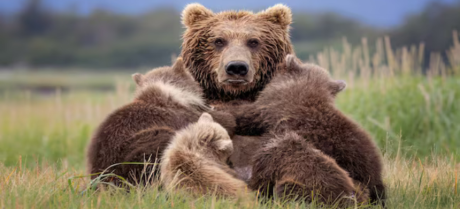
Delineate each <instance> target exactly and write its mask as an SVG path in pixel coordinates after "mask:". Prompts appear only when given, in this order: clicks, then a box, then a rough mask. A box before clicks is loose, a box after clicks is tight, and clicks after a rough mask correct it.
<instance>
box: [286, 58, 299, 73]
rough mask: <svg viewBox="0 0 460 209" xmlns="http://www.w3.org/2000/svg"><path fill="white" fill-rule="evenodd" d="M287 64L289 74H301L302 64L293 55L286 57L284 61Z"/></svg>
mask: <svg viewBox="0 0 460 209" xmlns="http://www.w3.org/2000/svg"><path fill="white" fill-rule="evenodd" d="M284 62H285V63H286V70H287V72H291V73H292V72H299V71H301V70H302V66H301V65H302V63H300V62H299V60H298V58H297V57H296V56H295V55H293V54H288V55H286V58H285V60H284Z"/></svg>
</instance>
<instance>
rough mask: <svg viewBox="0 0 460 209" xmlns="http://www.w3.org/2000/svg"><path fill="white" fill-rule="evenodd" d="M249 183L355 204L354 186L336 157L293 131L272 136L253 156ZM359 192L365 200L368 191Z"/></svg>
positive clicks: (302, 196)
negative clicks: (327, 153) (320, 149)
mask: <svg viewBox="0 0 460 209" xmlns="http://www.w3.org/2000/svg"><path fill="white" fill-rule="evenodd" d="M253 172H254V175H255V176H254V178H251V181H250V182H249V185H250V187H252V188H258V189H259V191H260V192H261V193H262V194H267V193H269V194H270V193H272V192H273V190H274V192H275V193H276V194H277V195H278V196H279V197H280V198H290V199H296V200H305V201H306V202H311V201H312V200H313V199H315V200H317V201H319V202H321V203H326V204H337V203H338V204H340V205H352V204H353V203H354V201H353V200H352V199H351V198H350V197H351V196H353V195H354V194H355V187H354V185H353V181H352V179H351V178H350V177H349V176H348V173H347V172H346V171H344V170H343V169H342V168H340V167H339V166H338V165H337V163H336V162H335V160H334V159H332V158H330V157H329V156H327V155H324V154H323V153H322V152H321V151H319V150H317V149H316V148H314V147H313V146H312V145H310V144H308V143H307V142H306V141H305V140H304V139H303V138H302V137H300V136H299V135H297V134H296V133H294V132H289V133H286V134H284V135H282V136H276V137H274V138H272V139H271V140H270V141H269V142H268V143H267V144H265V145H264V146H263V147H262V149H260V150H258V152H257V154H255V156H254V167H253ZM359 194H360V195H359V196H357V201H358V202H365V201H366V199H367V197H366V196H365V195H361V193H359Z"/></svg>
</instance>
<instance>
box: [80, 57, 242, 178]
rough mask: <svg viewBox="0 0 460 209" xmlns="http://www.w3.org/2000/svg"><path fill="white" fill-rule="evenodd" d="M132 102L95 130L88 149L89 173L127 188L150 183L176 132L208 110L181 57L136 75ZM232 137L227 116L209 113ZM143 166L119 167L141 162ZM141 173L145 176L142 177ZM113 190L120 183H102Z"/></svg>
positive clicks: (232, 121) (232, 126)
mask: <svg viewBox="0 0 460 209" xmlns="http://www.w3.org/2000/svg"><path fill="white" fill-rule="evenodd" d="M133 79H134V81H135V82H136V85H137V87H136V88H137V95H136V96H135V98H134V101H133V102H131V103H129V104H127V105H125V106H123V107H121V108H119V109H117V110H115V111H114V112H113V113H111V114H110V115H109V116H108V117H107V118H106V119H105V120H104V121H103V122H102V123H101V124H100V126H99V127H98V129H97V130H96V132H95V134H94V135H93V137H92V139H91V142H90V144H89V147H88V153H87V160H88V161H87V168H88V172H89V173H91V174H93V175H92V178H93V179H94V178H97V175H94V174H97V173H101V172H104V173H114V174H116V175H118V176H121V177H123V178H125V179H127V181H128V182H130V183H136V184H137V183H139V182H144V183H146V182H148V181H151V180H154V178H152V176H151V175H150V174H152V172H153V171H154V173H153V174H157V173H156V172H157V170H156V169H155V168H156V167H157V166H156V165H155V162H157V161H158V160H157V158H159V157H161V154H162V152H163V150H164V149H165V148H166V146H167V145H168V143H169V141H170V139H171V138H172V137H173V136H174V134H175V132H176V131H177V130H180V129H182V128H184V127H186V126H187V125H189V124H190V123H193V122H196V121H197V120H198V118H199V117H200V115H201V113H202V112H204V111H207V110H209V107H208V106H207V105H206V103H205V100H204V99H203V98H202V96H203V93H202V89H201V87H200V86H199V85H198V83H197V82H196V81H195V80H194V79H193V77H192V76H191V74H190V73H189V72H188V71H187V70H186V68H185V67H184V64H183V60H182V59H181V58H179V59H177V61H176V63H175V64H174V66H173V67H161V68H157V69H154V70H152V71H151V72H148V73H147V74H145V75H141V74H134V75H133ZM210 113H211V114H213V116H214V117H215V120H216V121H217V122H219V123H221V124H222V125H223V126H224V127H226V128H227V130H228V131H229V133H230V134H232V133H233V128H234V126H235V122H234V118H232V117H231V115H230V114H225V113H218V112H213V111H211V112H210ZM144 161H147V162H149V163H151V164H148V166H146V167H145V166H144V165H121V166H120V165H117V164H119V163H122V162H141V163H142V162H144ZM143 174H145V175H143ZM105 180H106V181H111V180H113V182H114V183H115V184H117V185H120V184H121V181H119V178H112V179H105Z"/></svg>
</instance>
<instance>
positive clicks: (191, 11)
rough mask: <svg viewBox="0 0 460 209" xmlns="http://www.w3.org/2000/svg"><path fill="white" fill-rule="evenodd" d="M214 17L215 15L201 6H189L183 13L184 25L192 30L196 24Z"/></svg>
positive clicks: (196, 4)
mask: <svg viewBox="0 0 460 209" xmlns="http://www.w3.org/2000/svg"><path fill="white" fill-rule="evenodd" d="M212 16H214V13H213V12H212V11H211V10H209V9H208V8H206V7H204V6H203V5H201V4H198V3H193V4H189V5H187V6H186V7H185V9H184V10H183V11H182V24H184V25H185V26H186V27H188V28H190V27H192V26H193V25H194V24H195V23H197V22H200V21H203V20H205V19H207V18H210V17H212Z"/></svg>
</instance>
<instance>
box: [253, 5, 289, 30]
mask: <svg viewBox="0 0 460 209" xmlns="http://www.w3.org/2000/svg"><path fill="white" fill-rule="evenodd" d="M258 15H259V16H260V17H262V18H264V19H266V20H268V21H270V22H272V23H275V24H278V25H281V27H282V28H283V29H288V28H289V25H291V23H292V12H291V9H289V7H287V6H286V5H283V4H277V5H275V6H273V7H270V8H268V9H267V10H265V11H263V12H260V13H259V14H258Z"/></svg>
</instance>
